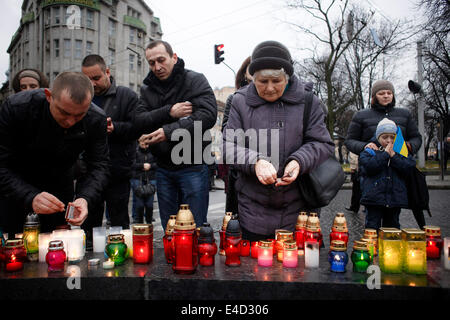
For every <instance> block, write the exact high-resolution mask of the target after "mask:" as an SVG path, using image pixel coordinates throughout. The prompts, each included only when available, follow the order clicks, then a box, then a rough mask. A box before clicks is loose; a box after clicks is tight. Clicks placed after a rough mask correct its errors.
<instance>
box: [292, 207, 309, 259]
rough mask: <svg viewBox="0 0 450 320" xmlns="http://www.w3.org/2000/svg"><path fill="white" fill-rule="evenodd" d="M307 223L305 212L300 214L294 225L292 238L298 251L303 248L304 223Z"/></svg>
mask: <svg viewBox="0 0 450 320" xmlns="http://www.w3.org/2000/svg"><path fill="white" fill-rule="evenodd" d="M307 221H308V214H307V213H306V212H300V214H299V215H298V217H297V223H296V225H295V232H294V238H295V242H296V243H297V248H298V250H303V249H304V248H305V236H306V222H307Z"/></svg>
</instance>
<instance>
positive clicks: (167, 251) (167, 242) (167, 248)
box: [163, 215, 177, 264]
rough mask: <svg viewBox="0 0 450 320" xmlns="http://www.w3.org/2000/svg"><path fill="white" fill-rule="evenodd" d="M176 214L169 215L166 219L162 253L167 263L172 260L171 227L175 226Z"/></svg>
mask: <svg viewBox="0 0 450 320" xmlns="http://www.w3.org/2000/svg"><path fill="white" fill-rule="evenodd" d="M176 219H177V216H176V215H171V216H170V217H169V221H167V226H166V232H165V234H164V237H163V245H164V255H165V256H166V261H167V263H169V264H171V263H172V261H173V243H172V239H173V229H174V228H175V222H176Z"/></svg>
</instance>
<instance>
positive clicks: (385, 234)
mask: <svg viewBox="0 0 450 320" xmlns="http://www.w3.org/2000/svg"><path fill="white" fill-rule="evenodd" d="M379 237H380V246H379V251H378V256H379V257H378V264H379V266H380V269H381V271H382V272H384V273H401V272H402V266H403V262H402V241H401V239H402V237H401V231H400V230H398V229H395V228H381V229H380V235H379Z"/></svg>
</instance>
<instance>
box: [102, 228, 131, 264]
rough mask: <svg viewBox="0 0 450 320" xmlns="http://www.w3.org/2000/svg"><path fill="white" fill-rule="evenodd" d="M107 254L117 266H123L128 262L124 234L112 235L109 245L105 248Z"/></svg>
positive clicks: (109, 237)
mask: <svg viewBox="0 0 450 320" xmlns="http://www.w3.org/2000/svg"><path fill="white" fill-rule="evenodd" d="M105 253H106V255H107V256H108V258H109V260H111V261H112V262H114V265H115V266H119V265H121V264H123V263H124V262H125V260H126V254H127V245H126V244H125V239H124V236H123V234H120V233H119V234H110V235H109V236H108V243H107V245H106V247H105Z"/></svg>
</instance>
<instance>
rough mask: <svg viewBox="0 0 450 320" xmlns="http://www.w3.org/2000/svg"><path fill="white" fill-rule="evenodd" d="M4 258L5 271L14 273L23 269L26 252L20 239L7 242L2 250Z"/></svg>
mask: <svg viewBox="0 0 450 320" xmlns="http://www.w3.org/2000/svg"><path fill="white" fill-rule="evenodd" d="M3 254H4V256H5V270H6V271H7V272H14V271H19V270H22V269H23V263H24V262H25V261H26V259H27V251H26V249H25V246H24V245H23V240H22V239H11V240H7V241H6V244H5V247H4V248H3Z"/></svg>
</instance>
